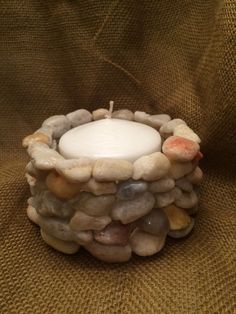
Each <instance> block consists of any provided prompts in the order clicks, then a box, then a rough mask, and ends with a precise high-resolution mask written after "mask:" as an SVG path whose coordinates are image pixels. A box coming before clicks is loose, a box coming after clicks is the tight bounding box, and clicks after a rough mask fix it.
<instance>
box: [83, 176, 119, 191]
mask: <svg viewBox="0 0 236 314" xmlns="http://www.w3.org/2000/svg"><path fill="white" fill-rule="evenodd" d="M81 190H82V191H85V192H90V193H93V194H94V195H104V194H115V193H116V192H117V185H116V184H115V182H99V181H96V180H95V179H94V178H91V179H90V180H89V181H88V182H87V183H85V184H84V185H83V186H82V188H81Z"/></svg>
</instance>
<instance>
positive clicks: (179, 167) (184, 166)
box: [169, 162, 193, 180]
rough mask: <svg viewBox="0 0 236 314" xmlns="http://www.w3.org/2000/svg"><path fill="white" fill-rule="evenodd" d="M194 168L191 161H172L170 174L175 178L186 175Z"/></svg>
mask: <svg viewBox="0 0 236 314" xmlns="http://www.w3.org/2000/svg"><path fill="white" fill-rule="evenodd" d="M192 170H193V165H192V163H191V162H171V167H170V171H169V174H170V176H171V177H172V178H174V179H175V180H177V179H180V178H182V177H184V176H185V175H186V174H188V173H190V172H191V171H192Z"/></svg>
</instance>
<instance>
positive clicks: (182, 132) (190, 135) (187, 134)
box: [174, 124, 201, 143]
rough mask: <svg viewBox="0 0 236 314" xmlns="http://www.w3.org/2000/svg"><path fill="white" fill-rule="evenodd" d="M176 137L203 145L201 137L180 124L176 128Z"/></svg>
mask: <svg viewBox="0 0 236 314" xmlns="http://www.w3.org/2000/svg"><path fill="white" fill-rule="evenodd" d="M174 135H176V136H181V137H184V138H187V139H188V140H191V141H193V142H197V143H201V139H200V137H199V136H198V135H197V134H196V133H195V132H194V131H193V130H192V129H190V127H188V126H187V125H185V124H179V125H177V126H176V127H175V128H174Z"/></svg>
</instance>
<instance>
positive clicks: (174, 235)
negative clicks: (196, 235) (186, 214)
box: [168, 218, 194, 239]
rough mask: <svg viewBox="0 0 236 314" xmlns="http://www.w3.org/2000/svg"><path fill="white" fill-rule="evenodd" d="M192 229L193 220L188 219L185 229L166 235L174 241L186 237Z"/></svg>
mask: <svg viewBox="0 0 236 314" xmlns="http://www.w3.org/2000/svg"><path fill="white" fill-rule="evenodd" d="M193 227H194V219H193V218H190V223H189V225H188V226H187V227H186V228H183V229H180V230H170V231H169V233H168V236H170V237H171V238H175V239H179V238H183V237H186V236H187V235H188V234H189V233H190V232H191V231H192V229H193Z"/></svg>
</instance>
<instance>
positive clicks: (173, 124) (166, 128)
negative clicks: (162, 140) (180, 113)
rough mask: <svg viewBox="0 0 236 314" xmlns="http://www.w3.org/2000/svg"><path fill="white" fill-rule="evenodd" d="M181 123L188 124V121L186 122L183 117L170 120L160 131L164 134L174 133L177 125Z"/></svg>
mask: <svg viewBox="0 0 236 314" xmlns="http://www.w3.org/2000/svg"><path fill="white" fill-rule="evenodd" d="M180 124H185V125H186V122H184V121H183V120H182V119H173V120H170V121H168V122H167V123H165V124H163V125H162V126H161V128H160V132H161V133H162V134H164V135H165V134H168V135H172V134H173V132H174V129H175V128H176V127H177V125H180Z"/></svg>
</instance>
